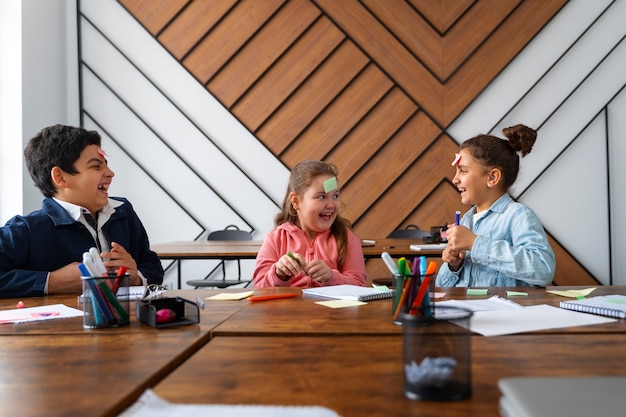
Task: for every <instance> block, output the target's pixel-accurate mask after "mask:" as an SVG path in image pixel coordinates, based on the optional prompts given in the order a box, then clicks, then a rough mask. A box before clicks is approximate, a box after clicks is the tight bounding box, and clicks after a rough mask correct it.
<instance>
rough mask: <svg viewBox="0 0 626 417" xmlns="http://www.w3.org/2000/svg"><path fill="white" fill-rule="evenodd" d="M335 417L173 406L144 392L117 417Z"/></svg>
mask: <svg viewBox="0 0 626 417" xmlns="http://www.w3.org/2000/svg"><path fill="white" fill-rule="evenodd" d="M131 416H132V417H141V416H146V417H154V416H168V417H197V416H211V417H232V416H237V417H244V416H254V417H339V415H338V414H337V413H335V412H334V411H333V410H331V409H330V408H326V407H321V406H281V405H225V404H173V403H170V402H168V401H165V400H164V399H162V398H160V397H158V396H157V395H156V394H155V393H154V391H152V390H151V389H147V390H146V391H145V392H144V393H143V394H142V395H141V397H139V399H138V400H137V401H136V402H135V404H133V405H131V406H130V407H128V409H126V411H124V412H122V414H120V417H131Z"/></svg>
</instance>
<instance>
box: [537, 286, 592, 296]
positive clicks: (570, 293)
mask: <svg viewBox="0 0 626 417" xmlns="http://www.w3.org/2000/svg"><path fill="white" fill-rule="evenodd" d="M595 289H596V287H593V288H585V289H582V290H546V292H549V293H551V294H556V295H560V296H562V297H570V298H577V297H586V296H588V295H589V294H591V293H592V292H593V290H595Z"/></svg>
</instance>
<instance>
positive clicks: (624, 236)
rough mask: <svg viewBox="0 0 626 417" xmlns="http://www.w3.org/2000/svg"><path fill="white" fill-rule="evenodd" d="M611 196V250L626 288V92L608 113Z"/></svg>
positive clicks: (615, 277)
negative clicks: (625, 134) (625, 136)
mask: <svg viewBox="0 0 626 417" xmlns="http://www.w3.org/2000/svg"><path fill="white" fill-rule="evenodd" d="M607 115H608V123H607V125H608V131H609V138H610V140H609V156H608V159H609V161H610V162H609V163H610V165H611V173H610V176H609V184H610V193H611V202H610V207H611V250H612V254H613V256H612V272H613V284H614V285H626V272H625V271H626V215H625V213H626V139H625V138H624V132H626V91H625V90H624V89H623V88H622V90H621V91H620V92H619V95H618V96H617V97H616V98H615V99H614V100H613V101H612V102H611V104H610V105H609V108H608V110H607Z"/></svg>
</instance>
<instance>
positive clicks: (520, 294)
mask: <svg viewBox="0 0 626 417" xmlns="http://www.w3.org/2000/svg"><path fill="white" fill-rule="evenodd" d="M527 295H528V293H527V292H523V291H507V292H506V296H507V297H523V296H527Z"/></svg>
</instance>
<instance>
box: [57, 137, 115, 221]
mask: <svg viewBox="0 0 626 417" xmlns="http://www.w3.org/2000/svg"><path fill="white" fill-rule="evenodd" d="M74 168H75V169H76V171H78V173H77V174H74V175H72V174H69V173H67V172H64V171H62V170H61V169H60V168H58V167H55V168H53V172H52V176H53V179H55V169H56V170H58V171H57V172H58V174H57V176H58V178H57V179H56V183H57V193H56V195H55V197H57V198H58V199H60V200H63V201H67V202H69V203H72V204H77V205H79V206H82V207H85V208H86V209H87V210H89V211H90V212H91V214H92V215H95V213H96V212H97V211H98V210H100V209H101V208H102V207H104V206H105V205H106V204H107V203H108V199H109V191H108V190H109V186H110V185H111V181H112V179H113V176H114V175H115V174H114V173H113V171H111V169H110V168H109V167H108V165H107V160H106V159H105V158H104V155H103V152H102V151H101V150H100V148H99V147H98V146H97V145H88V146H86V147H85V149H83V151H82V152H81V154H80V157H79V158H78V159H77V160H76V162H75V163H74ZM59 171H60V172H59Z"/></svg>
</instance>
